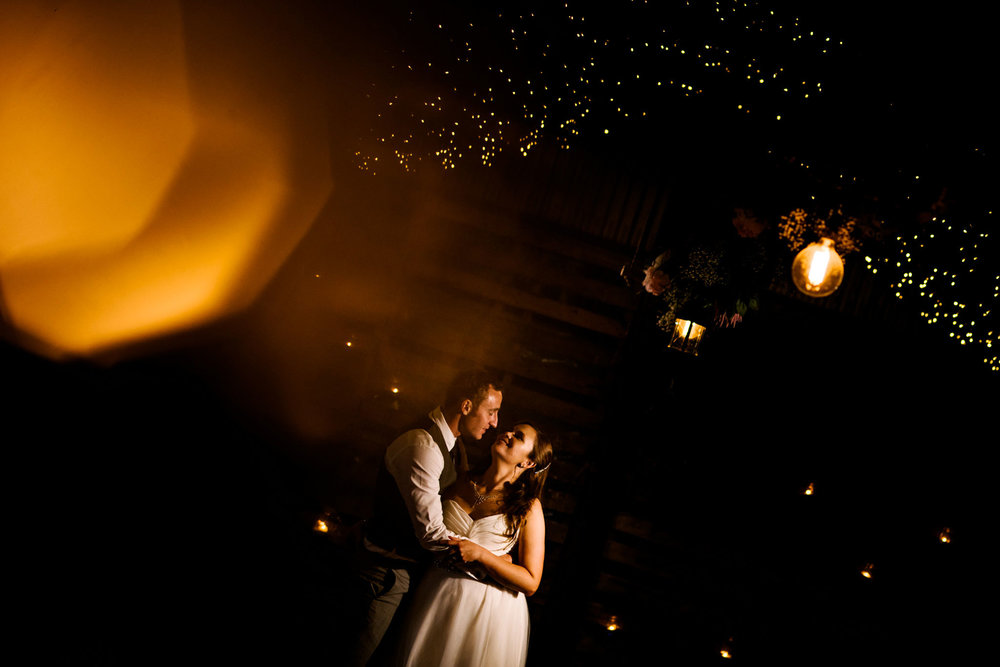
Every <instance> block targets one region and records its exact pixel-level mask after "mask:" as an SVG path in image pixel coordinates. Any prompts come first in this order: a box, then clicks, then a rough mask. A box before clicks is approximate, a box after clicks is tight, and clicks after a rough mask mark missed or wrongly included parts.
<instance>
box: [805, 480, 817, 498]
mask: <svg viewBox="0 0 1000 667" xmlns="http://www.w3.org/2000/svg"><path fill="white" fill-rule="evenodd" d="M815 490H816V489H815V487H814V486H813V483H812V482H809V486H807V487H806V490H805V491H803V492H802V493H803V494H804V495H807V496H811V495H812V494H813V492H814V491H815Z"/></svg>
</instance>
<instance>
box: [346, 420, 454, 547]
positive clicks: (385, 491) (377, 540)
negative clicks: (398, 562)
mask: <svg viewBox="0 0 1000 667" xmlns="http://www.w3.org/2000/svg"><path fill="white" fill-rule="evenodd" d="M414 429H419V430H422V431H426V432H427V433H428V434H430V436H431V438H433V439H434V442H435V443H436V444H437V446H438V447H439V448H440V449H441V455H442V456H443V457H444V459H445V466H444V468H443V470H442V472H441V478H444V476H445V475H447V474H448V472H449V469H450V468H452V465H451V452H449V451H448V445H446V444H445V440H444V435H443V434H442V433H441V429H440V428H438V425H437V424H435V423H434V421H433V420H432V419H431V418H430V417H425V418H424V419H422V420H420V421H419V422H417V423H416V424H415V425H413V426H411V427H410V428H408V429H405V430H403V432H402V433H406V432H407V431H411V430H414ZM438 482H439V483H440V482H441V479H440V478H439V480H438ZM365 536H366V537H367V538H368V540H369V541H370V542H372V543H373V544H375V545H377V546H378V547H380V548H381V549H384V550H386V551H390V552H395V553H396V554H398V555H400V556H402V557H404V558H408V559H412V560H415V561H420V560H423V558H424V556H425V555H426V554H427V550H426V549H424V548H423V547H421V546H420V542H419V541H418V540H417V536H416V534H415V532H414V528H413V519H412V518H411V517H410V512H409V510H408V509H407V508H406V503H404V502H403V497H402V495H400V492H399V486H397V485H396V480H395V479H394V478H393V476H392V473H390V472H389V468H388V467H386V464H385V457H384V456H383V457H382V462H381V465H380V466H379V471H378V477H377V478H376V480H375V503H374V508H373V513H372V518H371V519H370V520H369V521H368V525H367V528H366V531H365Z"/></svg>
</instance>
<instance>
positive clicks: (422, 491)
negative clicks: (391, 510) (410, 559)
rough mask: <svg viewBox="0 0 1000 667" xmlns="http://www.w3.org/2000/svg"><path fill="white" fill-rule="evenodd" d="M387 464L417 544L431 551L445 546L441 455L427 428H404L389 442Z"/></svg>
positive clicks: (446, 537) (445, 531)
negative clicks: (424, 429)
mask: <svg viewBox="0 0 1000 667" xmlns="http://www.w3.org/2000/svg"><path fill="white" fill-rule="evenodd" d="M386 465H387V467H388V468H389V471H390V472H391V473H392V476H393V479H395V480H396V486H397V487H398V488H399V493H400V495H402V497H403V502H404V503H405V504H406V509H407V511H408V512H409V514H410V520H411V521H412V522H413V532H414V534H415V535H416V537H417V540H418V541H419V542H420V545H421V546H422V547H424V548H425V549H428V550H431V551H440V550H443V549H445V548H447V547H446V546H442V545H443V544H445V545H446V541H447V539H448V532H447V530H446V529H445V527H444V517H443V515H442V511H441V483H440V479H441V472H442V471H443V470H444V457H443V456H442V455H441V449H440V448H439V447H438V446H437V443H435V442H434V439H433V438H431V436H430V434H428V433H427V432H426V431H422V430H416V431H407V432H406V433H404V434H403V435H401V436H399V438H397V439H396V440H395V441H393V443H392V444H391V445H390V446H389V450H388V451H387V452H386Z"/></svg>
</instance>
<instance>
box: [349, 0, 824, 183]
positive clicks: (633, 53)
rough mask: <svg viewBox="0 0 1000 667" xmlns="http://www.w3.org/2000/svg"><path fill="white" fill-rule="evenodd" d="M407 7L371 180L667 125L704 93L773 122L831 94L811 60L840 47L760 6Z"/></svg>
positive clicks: (364, 151)
mask: <svg viewBox="0 0 1000 667" xmlns="http://www.w3.org/2000/svg"><path fill="white" fill-rule="evenodd" d="M465 11H466V13H465V14H462V15H459V14H457V13H456V9H455V8H454V7H450V8H449V13H448V14H442V15H437V14H434V13H433V12H434V10H432V9H420V10H416V9H414V10H412V11H410V13H409V17H408V23H407V29H408V31H409V37H410V38H411V39H412V40H414V42H415V43H416V46H414V47H412V48H410V47H409V46H408V45H407V46H402V47H400V49H399V53H398V60H397V62H396V63H395V64H394V65H392V66H391V70H392V71H391V72H390V76H389V77H388V79H389V80H392V81H393V83H390V84H383V85H376V84H372V86H371V89H370V91H369V98H370V99H371V100H372V101H373V103H374V104H375V110H374V122H373V125H372V127H371V128H370V132H369V133H368V135H367V136H365V137H361V138H360V142H359V144H360V145H359V147H358V149H357V151H356V152H355V157H356V161H357V165H358V167H359V168H360V169H362V170H365V171H371V172H373V173H374V172H376V171H377V168H378V167H380V166H384V165H390V164H395V165H398V166H399V167H401V168H402V169H403V170H406V171H411V170H413V169H415V168H416V167H417V165H418V163H422V162H426V163H428V164H435V163H436V164H438V165H440V166H441V167H443V168H445V169H451V168H454V167H455V166H456V164H457V163H458V162H460V161H462V160H472V159H474V160H475V161H477V162H479V163H480V164H482V165H485V166H489V165H491V164H492V163H493V161H494V160H495V159H496V157H497V156H498V155H499V154H500V153H501V152H503V151H505V150H516V151H517V152H518V153H520V154H521V155H527V154H528V153H529V152H530V151H531V150H532V149H534V148H535V147H537V146H538V145H539V143H540V142H542V141H544V140H548V141H551V142H553V144H554V145H556V146H558V147H559V148H562V149H568V148H570V147H571V146H572V145H573V143H574V141H575V140H577V139H578V138H580V137H581V136H582V135H583V134H588V135H589V136H600V135H610V134H614V133H615V132H616V131H617V128H619V127H620V125H619V124H620V123H622V122H629V121H632V120H635V119H643V118H651V119H660V118H662V117H663V115H664V114H666V113H669V109H670V107H671V105H672V104H675V103H676V101H677V100H678V99H682V98H691V97H705V96H710V97H712V98H713V99H714V100H716V101H717V102H718V103H719V104H720V105H721V106H723V107H724V108H726V109H729V110H731V111H732V112H733V113H734V114H738V115H746V114H751V112H758V110H759V113H761V114H771V117H772V118H773V119H774V120H776V121H778V120H781V119H782V118H787V116H788V114H789V113H793V112H794V110H795V109H796V108H797V105H801V104H803V103H807V102H809V101H810V100H811V99H813V98H815V97H816V96H818V95H821V94H822V93H823V83H822V81H821V80H818V79H817V78H815V76H814V75H813V71H815V67H809V68H807V67H805V66H804V65H803V63H804V62H806V61H809V62H812V63H815V61H816V58H822V57H824V56H827V55H829V54H832V53H833V52H834V51H835V50H836V49H838V48H841V47H843V41H841V40H837V39H835V38H834V37H833V36H832V35H828V34H824V33H821V32H818V31H817V30H814V29H813V30H811V29H808V28H806V27H805V26H804V25H803V23H802V21H800V20H799V19H798V18H796V17H787V18H786V17H782V16H779V14H778V12H776V11H775V10H772V9H766V8H765V7H764V6H763V3H762V2H760V1H758V0H742V1H740V0H715V2H712V3H704V2H691V1H688V2H685V3H683V4H680V5H676V6H671V7H662V6H660V5H657V4H653V5H651V4H650V3H649V2H648V1H646V0H617V1H612V2H606V3H599V4H596V5H595V4H594V3H583V2H579V1H572V2H571V1H565V2H563V3H560V4H558V5H556V6H553V7H538V8H536V9H534V10H527V9H518V10H504V9H496V10H487V9H483V8H479V7H472V8H468V9H467V10H465Z"/></svg>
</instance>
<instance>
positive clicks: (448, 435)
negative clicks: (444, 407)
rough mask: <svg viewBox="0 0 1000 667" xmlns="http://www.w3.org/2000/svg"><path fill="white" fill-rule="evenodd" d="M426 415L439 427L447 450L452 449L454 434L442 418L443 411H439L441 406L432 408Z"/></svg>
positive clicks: (453, 446)
mask: <svg viewBox="0 0 1000 667" xmlns="http://www.w3.org/2000/svg"><path fill="white" fill-rule="evenodd" d="M427 416H428V417H430V418H431V421H432V422H434V423H435V424H437V426H438V428H440V429H441V434H442V435H443V436H444V444H445V445H447V446H448V451H449V452H450V451H451V450H453V449H454V448H455V439H456V438H455V434H453V433H452V432H451V427H450V426H448V422H446V421H445V420H444V413H442V412H441V408H440V407H437V408H434V409H433V410H431V413H430V414H429V415H427Z"/></svg>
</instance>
